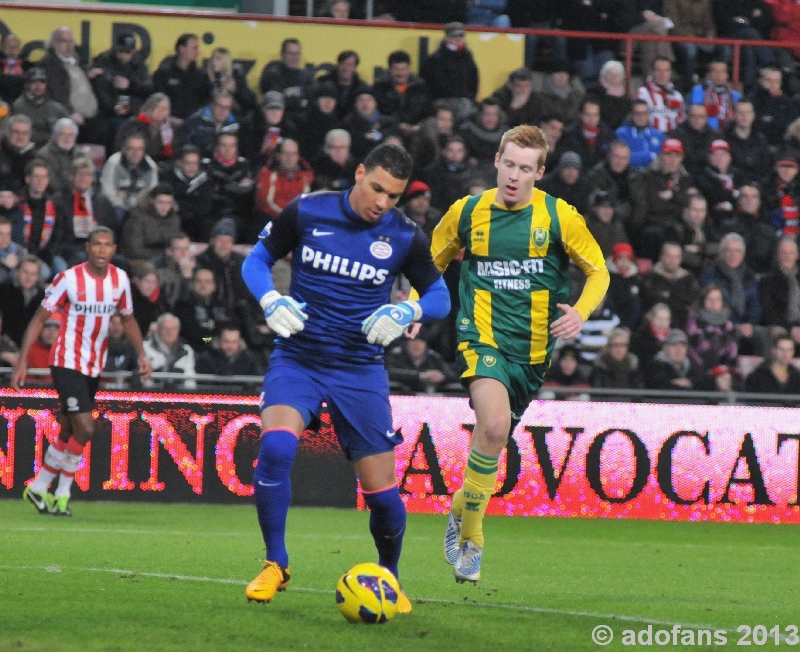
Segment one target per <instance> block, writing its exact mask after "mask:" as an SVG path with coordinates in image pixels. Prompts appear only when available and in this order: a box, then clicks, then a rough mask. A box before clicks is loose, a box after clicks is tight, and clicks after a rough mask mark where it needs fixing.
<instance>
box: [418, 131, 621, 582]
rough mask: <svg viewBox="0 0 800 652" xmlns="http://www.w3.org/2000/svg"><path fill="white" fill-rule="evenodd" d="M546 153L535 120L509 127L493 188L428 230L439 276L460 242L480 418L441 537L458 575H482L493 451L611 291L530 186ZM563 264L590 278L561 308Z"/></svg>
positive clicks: (577, 229) (554, 205) (560, 207)
mask: <svg viewBox="0 0 800 652" xmlns="http://www.w3.org/2000/svg"><path fill="white" fill-rule="evenodd" d="M546 156H547V141H546V140H545V137H544V134H543V133H542V131H541V130H540V129H539V128H538V127H531V126H527V125H521V126H519V127H515V128H514V129H511V130H510V131H507V132H506V133H505V134H504V135H503V139H502V140H501V142H500V148H499V151H498V152H497V154H496V155H495V167H496V168H497V188H493V189H491V190H487V191H486V192H483V193H481V194H480V195H475V196H472V197H465V198H463V199H460V200H458V201H457V202H456V203H455V204H453V205H452V206H451V207H450V209H449V210H448V211H447V213H446V214H445V216H444V217H443V218H442V220H441V222H440V223H439V225H438V226H437V227H436V230H435V231H434V232H433V235H432V237H431V253H432V254H433V260H434V262H435V263H436V266H437V267H438V268H439V269H440V270H441V271H444V270H445V268H446V267H447V265H448V264H449V263H450V261H451V260H452V259H453V258H454V257H455V256H456V254H458V252H459V251H460V250H461V249H462V248H464V249H465V253H464V264H463V266H462V268H461V279H460V282H459V296H460V299H461V310H460V312H459V313H458V316H457V318H456V319H457V322H456V327H457V329H458V335H459V346H458V350H459V353H458V356H459V363H460V371H461V380H462V382H463V383H464V385H465V387H466V388H467V389H468V391H469V395H470V399H471V403H472V407H473V409H474V410H475V417H476V423H475V429H474V431H473V434H472V446H471V449H470V453H469V460H468V462H467V468H466V470H465V473H464V483H463V486H462V487H461V488H459V489H458V490H457V491H456V492H455V493H454V494H453V500H452V504H451V508H450V516H449V520H448V525H447V532H446V534H445V540H444V552H445V558H446V559H447V561H448V562H449V563H451V564H453V573H454V575H455V578H456V581H458V582H473V583H477V581H478V580H479V579H480V576H481V556H482V552H483V545H484V540H483V515H484V513H485V512H486V506H487V504H488V503H489V498H490V497H491V495H492V492H493V491H494V486H495V481H496V479H497V467H498V458H499V457H500V453H502V451H503V448H504V447H505V445H506V443H507V441H508V438H509V437H510V436H511V433H512V432H513V430H514V428H515V427H516V425H517V423H518V422H519V419H520V418H521V416H522V413H523V412H524V411H525V409H526V408H527V407H528V404H529V403H530V402H531V401H532V400H533V398H534V397H535V396H536V394H537V393H538V391H539V388H540V387H541V385H542V382H543V381H544V375H545V373H546V372H547V369H548V367H549V366H550V355H551V353H552V351H553V346H554V345H555V341H556V338H558V337H562V338H565V339H568V338H571V337H574V336H575V335H577V334H578V332H579V331H580V329H581V326H582V324H583V322H584V320H586V318H587V317H588V316H589V314H590V313H591V312H592V311H593V310H594V309H595V308H596V307H597V306H598V305H599V303H600V301H601V300H602V298H603V296H604V295H605V293H606V290H607V289H608V282H609V275H608V270H607V269H606V265H605V260H604V258H603V254H602V253H601V251H600V247H599V246H598V244H597V242H596V241H595V239H594V238H593V237H592V235H591V234H590V233H589V230H588V229H587V228H586V223H585V221H584V219H583V217H582V216H581V215H580V214H579V213H578V212H577V211H576V210H575V208H573V207H572V206H570V205H569V204H567V203H566V202H564V201H563V200H561V199H556V198H555V197H552V196H550V195H548V194H547V193H545V192H543V191H541V190H538V189H536V188H534V184H535V183H536V181H538V180H539V179H541V178H542V175H543V174H544V161H545V157H546ZM570 260H572V261H573V262H574V263H575V264H576V265H577V266H578V267H580V269H581V270H582V271H583V273H584V274H585V275H586V285H585V286H584V289H583V292H582V294H581V296H580V298H579V299H578V301H577V302H576V303H575V305H574V306H570V305H568V304H567V303H566V301H567V297H568V295H569V281H568V279H567V268H568V266H569V261H570Z"/></svg>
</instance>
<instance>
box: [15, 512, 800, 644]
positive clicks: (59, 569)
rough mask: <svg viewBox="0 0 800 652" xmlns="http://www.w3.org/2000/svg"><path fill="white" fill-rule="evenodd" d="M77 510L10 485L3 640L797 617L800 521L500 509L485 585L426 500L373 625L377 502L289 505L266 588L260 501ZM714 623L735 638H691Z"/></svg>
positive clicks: (567, 633) (424, 640) (338, 635)
mask: <svg viewBox="0 0 800 652" xmlns="http://www.w3.org/2000/svg"><path fill="white" fill-rule="evenodd" d="M73 511H74V513H75V516H74V517H73V518H71V519H67V518H55V517H51V516H40V515H38V514H36V513H35V511H34V509H33V508H32V507H31V506H30V505H27V504H25V503H23V502H22V501H21V500H13V501H12V500H0V650H42V651H45V650H46V651H48V652H50V651H54V650H55V651H62V650H63V651H71V650H75V651H81V652H88V651H93V650H106V651H126V652H127V651H135V652H140V651H153V652H170V651H173V650H174V651H176V652H177V651H180V652H185V651H188V650H198V651H203V652H205V651H217V650H220V651H228V650H230V651H231V652H246V651H249V650H258V651H259V652H267V651H273V650H279V651H280V650H312V651H317V650H321V651H325V650H342V651H347V652H351V651H353V652H355V651H360V650H380V651H383V650H386V651H387V652H402V651H406V650H407V651H409V652H412V651H413V652H417V651H425V650H435V651H436V652H449V651H451V650H452V651H453V652H471V651H480V652H486V651H492V652H493V651H497V652H499V651H501V650H502V651H503V652H506V651H511V652H514V651H525V650H537V651H538V650H556V651H564V652H573V651H577V650H595V651H596V652H597V651H598V650H625V649H631V647H632V646H629V645H628V646H626V645H623V644H622V637H623V630H634V631H636V632H638V631H639V630H646V629H647V628H648V627H650V628H651V629H652V632H653V633H654V634H655V633H656V632H657V631H658V630H670V629H671V628H673V627H674V626H675V625H679V626H680V630H678V633H677V635H678V638H677V641H678V645H672V641H670V643H669V644H668V645H657V644H656V642H655V640H653V641H652V643H651V645H650V646H643V645H638V646H637V648H643V647H644V648H646V649H653V648H660V649H690V650H708V649H730V650H733V649H742V646H741V645H737V642H738V641H739V640H740V638H741V637H742V635H743V634H742V633H738V632H736V628H737V627H738V626H740V625H748V626H750V627H751V628H752V627H754V626H756V625H763V626H765V627H766V630H771V629H772V628H774V627H775V626H776V625H777V626H779V631H780V634H781V636H779V637H778V639H777V643H776V641H775V636H774V632H775V631H776V630H772V631H773V634H770V635H769V636H768V638H767V642H766V643H762V644H761V645H757V644H754V643H753V638H752V636H751V637H750V642H751V645H749V646H747V647H748V648H749V649H774V648H780V649H786V648H791V647H793V646H791V645H790V643H791V642H792V641H793V639H792V637H791V636H789V637H788V638H787V637H786V634H787V632H788V630H787V628H789V627H790V626H792V625H796V626H800V583H798V577H799V576H800V574H798V570H797V552H798V549H799V548H800V528H798V527H797V526H786V525H746V524H725V523H671V522H657V521H633V520H605V519H596V520H589V519H587V520H584V519H550V518H508V517H487V519H486V523H485V528H484V529H485V531H486V536H487V549H486V552H485V554H484V560H483V579H482V580H481V582H480V584H479V585H478V586H477V587H476V586H472V585H471V584H466V585H459V584H456V583H455V582H454V580H453V576H452V571H451V569H450V567H449V566H447V565H446V564H445V562H444V560H443V557H442V552H441V537H442V534H443V531H444V527H445V524H446V518H445V517H444V516H429V515H416V514H412V515H409V521H408V529H407V534H406V539H405V547H404V552H403V560H402V565H401V573H402V580H403V585H404V587H405V589H406V591H407V593H408V594H409V597H410V598H411V601H412V603H413V604H414V612H413V613H412V614H410V615H400V616H397V617H396V618H395V619H394V620H392V621H391V622H389V623H387V624H385V625H379V626H363V625H350V624H348V623H347V622H346V621H345V620H344V619H343V618H342V617H341V615H340V614H339V612H338V610H337V609H336V606H335V603H334V587H335V584H336V581H337V579H338V577H339V576H340V575H341V574H342V573H343V572H344V571H345V570H346V569H347V568H349V567H350V566H351V565H353V564H355V563H357V562H361V561H375V559H376V556H375V552H374V548H373V546H372V541H371V538H370V536H369V533H368V529H367V521H368V514H367V513H366V512H357V511H355V510H333V509H306V508H295V509H292V510H291V511H290V513H289V530H288V540H289V549H290V554H291V556H292V571H293V573H292V578H293V579H292V585H291V586H290V588H289V590H288V591H286V592H285V593H280V594H278V596H277V597H276V599H275V600H274V601H273V602H272V603H271V604H268V605H258V604H256V603H248V602H247V600H246V599H245V597H244V587H245V585H246V584H247V582H248V581H249V580H250V579H252V577H254V576H255V575H256V573H257V572H258V571H259V570H260V564H259V562H258V559H259V558H260V557H261V556H262V555H263V550H262V543H261V535H260V531H259V529H258V526H257V523H256V518H255V510H254V508H252V507H242V506H207V505H164V504H143V503H103V502H80V501H74V504H73ZM603 624H606V625H608V626H610V627H611V629H612V631H613V633H614V640H613V641H612V642H611V643H610V644H609V645H606V646H605V647H601V646H599V645H597V644H595V643H594V642H593V641H592V638H591V635H592V630H593V629H594V628H595V627H597V626H598V625H603ZM701 628H708V629H710V630H723V632H724V633H725V636H726V638H727V641H728V642H727V644H726V645H724V646H720V645H717V646H713V645H712V646H709V645H706V644H705V643H704V644H702V645H697V644H695V645H688V644H682V643H681V638H680V637H681V636H683V635H686V632H687V630H688V631H691V632H692V635H694V634H695V633H696V632H697V630H698V629H701ZM761 633H762V632H761V631H760V630H759V636H758V637H757V640H762V641H763V637H761V636H760V634H761ZM662 636H664V635H663V634H662ZM644 640H646V639H644ZM683 640H688V639H683ZM794 647H795V649H800V643H798V644H797V645H796V646H794Z"/></svg>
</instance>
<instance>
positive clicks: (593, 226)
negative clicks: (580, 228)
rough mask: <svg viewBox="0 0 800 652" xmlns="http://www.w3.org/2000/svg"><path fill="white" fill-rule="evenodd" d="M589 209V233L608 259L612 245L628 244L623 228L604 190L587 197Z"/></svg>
mask: <svg viewBox="0 0 800 652" xmlns="http://www.w3.org/2000/svg"><path fill="white" fill-rule="evenodd" d="M589 204H590V205H591V208H590V210H589V214H588V216H587V219H586V226H587V227H588V228H589V232H590V233H591V234H592V235H593V236H594V239H595V240H597V244H599V245H600V250H601V251H602V252H603V256H604V257H605V258H608V257H609V256H610V255H611V250H612V249H613V248H614V245H616V244H618V243H620V242H625V243H627V242H628V236H627V235H626V234H625V227H624V226H623V224H622V222H621V221H620V220H618V219H617V217H616V215H615V211H614V202H613V201H612V198H611V194H610V193H608V192H606V191H605V190H595V191H594V192H592V194H591V195H589Z"/></svg>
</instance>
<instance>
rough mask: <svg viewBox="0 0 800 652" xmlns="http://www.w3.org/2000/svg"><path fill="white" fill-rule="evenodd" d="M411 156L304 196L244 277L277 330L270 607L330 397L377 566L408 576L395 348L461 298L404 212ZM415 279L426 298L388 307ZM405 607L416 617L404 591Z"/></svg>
mask: <svg viewBox="0 0 800 652" xmlns="http://www.w3.org/2000/svg"><path fill="white" fill-rule="evenodd" d="M411 169H412V160H411V157H410V156H409V155H408V153H407V152H406V151H405V150H403V149H402V148H400V147H396V146H394V145H380V146H378V147H376V148H375V149H374V150H372V152H370V154H369V155H368V156H367V158H366V159H365V160H364V162H363V163H362V164H361V165H359V166H358V169H357V170H356V174H355V186H353V188H352V189H350V190H348V191H346V192H317V193H312V194H309V195H302V196H300V197H298V198H297V199H295V200H293V201H292V202H291V203H290V204H288V205H287V206H286V208H284V209H283V211H281V213H280V215H279V216H278V217H277V218H276V220H275V221H274V222H273V223H271V224H268V225H267V227H266V228H265V229H264V230H263V231H262V233H261V235H260V236H259V242H258V243H256V246H255V247H254V248H253V251H252V252H251V253H250V255H249V256H248V257H247V259H246V260H245V263H244V266H243V268H242V276H243V277H244V280H245V282H246V283H247V286H248V288H250V291H251V292H252V293H253V294H254V295H255V297H256V298H257V299H259V300H260V302H261V306H262V308H263V309H264V315H265V317H266V320H267V324H268V326H269V327H270V328H271V329H272V330H273V331H275V333H276V334H277V335H278V337H277V338H276V344H275V351H274V353H273V354H272V357H271V358H270V361H269V369H268V371H267V373H266V376H265V377H264V387H263V393H262V399H261V423H262V427H263V435H262V438H261V447H260V452H259V455H258V462H257V464H256V469H255V474H254V483H253V484H254V487H255V500H256V508H257V512H258V521H259V524H260V526H261V531H262V533H263V535H264V543H265V546H266V561H265V562H264V568H263V570H262V571H261V572H260V573H259V575H258V576H257V577H256V578H255V579H254V580H253V581H252V582H250V584H249V585H248V586H247V589H246V590H245V594H246V596H247V598H248V599H250V600H257V601H259V602H269V601H270V600H272V598H273V597H274V596H275V594H276V593H277V592H278V591H282V590H284V589H285V588H286V587H287V586H288V585H289V582H290V571H289V555H288V553H287V550H286V542H285V531H286V515H287V512H288V509H289V502H290V498H291V484H290V479H289V476H290V472H291V469H292V464H293V462H294V455H295V451H296V449H297V445H298V439H299V437H300V435H301V434H302V433H303V431H304V430H305V429H306V428H307V427H308V426H309V425H310V424H312V425H313V424H315V423H316V422H317V419H318V416H319V412H320V407H321V404H322V402H323V401H324V402H326V403H327V405H328V409H329V411H330V415H331V422H332V424H333V428H334V431H335V432H336V436H337V437H338V439H339V443H340V445H341V447H342V450H343V451H344V453H345V455H346V456H347V458H348V459H350V460H352V461H353V463H354V464H355V469H356V473H357V474H358V479H359V483H360V485H361V491H362V493H363V495H364V499H365V501H366V503H367V506H368V508H369V510H370V521H369V529H370V533H371V534H372V536H373V538H374V540H375V547H376V548H377V549H378V563H379V564H381V565H382V566H385V567H386V568H388V569H389V570H390V571H392V573H394V574H395V575H397V574H398V562H399V559H400V552H401V549H402V544H403V534H404V532H405V526H406V510H405V505H404V503H403V502H402V500H401V498H400V492H399V488H398V485H397V475H396V472H395V454H394V448H395V446H397V445H398V444H399V443H401V441H402V437H401V436H400V434H399V433H396V432H395V430H394V428H393V426H392V415H391V409H390V405H389V380H388V377H387V374H386V370H385V368H384V365H383V350H384V347H386V346H388V345H389V344H391V343H392V342H393V341H394V340H396V339H397V338H398V337H400V336H402V334H403V332H404V331H405V330H406V328H407V327H408V326H409V325H410V324H411V323H412V321H422V322H425V321H429V320H433V319H440V318H442V317H445V316H446V315H447V313H448V312H449V311H450V298H449V294H448V291H447V287H446V286H445V283H444V281H443V280H442V277H441V274H440V272H439V270H438V269H437V268H436V266H435V265H434V264H433V260H432V258H431V254H430V250H429V246H428V242H427V239H426V237H425V235H424V234H423V233H422V230H421V229H420V228H419V227H418V226H417V225H415V224H414V223H413V222H412V221H411V220H409V219H408V218H407V217H405V216H404V215H403V214H402V213H401V212H400V211H398V210H396V209H395V208H394V207H395V205H396V204H397V202H398V200H399V199H400V197H401V195H402V194H403V191H404V190H405V187H406V183H407V182H408V178H409V176H410V174H411ZM289 253H291V254H292V262H291V266H292V280H291V285H290V288H289V294H288V295H285V296H282V295H281V294H280V293H279V292H277V291H276V290H275V287H274V285H273V282H272V274H271V269H272V266H273V265H274V263H275V262H276V261H277V260H278V259H280V258H283V257H284V256H286V255H287V254H289ZM400 273H402V274H404V275H405V276H406V277H407V278H408V280H409V281H410V282H411V285H412V286H413V287H414V288H415V289H416V290H417V291H418V292H419V295H420V296H419V299H418V300H417V301H404V302H402V303H399V304H396V305H392V304H390V303H389V301H390V295H391V289H392V284H393V282H394V280H395V278H396V276H397V275H398V274H400ZM398 611H400V612H401V613H403V612H409V611H411V603H410V602H409V600H408V598H407V597H406V596H405V595H401V596H400V599H399V602H398Z"/></svg>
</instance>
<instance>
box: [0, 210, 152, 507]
mask: <svg viewBox="0 0 800 652" xmlns="http://www.w3.org/2000/svg"><path fill="white" fill-rule="evenodd" d="M116 250H117V246H116V244H114V232H113V231H112V230H111V229H109V228H107V227H103V226H99V227H95V228H94V229H93V230H92V232H91V233H90V234H89V240H88V242H87V244H86V253H87V261H86V262H85V263H82V264H80V265H76V266H75V267H71V268H69V269H67V270H65V271H63V272H61V273H60V274H58V275H57V276H56V277H55V279H53V282H52V283H51V284H50V286H49V287H48V288H47V290H46V291H45V297H44V300H43V301H42V305H41V306H39V309H38V310H37V311H36V314H35V315H34V316H33V319H32V320H31V322H30V324H29V325H28V328H27V330H26V331H25V335H24V337H23V338H22V348H21V350H20V354H19V361H18V362H17V364H16V366H15V367H14V372H13V374H12V376H11V387H13V388H14V389H17V390H18V389H19V388H20V387H22V386H23V385H24V382H25V374H26V372H27V365H26V360H27V357H28V351H29V350H30V348H31V346H32V345H33V343H34V342H35V341H36V338H38V337H39V333H41V330H42V327H43V326H44V323H45V321H47V318H48V317H49V316H50V314H51V313H53V312H56V311H58V312H61V313H63V314H64V315H65V319H64V326H63V327H62V328H61V331H60V332H59V334H58V339H57V340H56V343H55V344H54V345H53V347H52V349H51V353H50V356H51V357H50V364H51V367H50V369H51V373H52V376H53V385H54V386H55V388H56V391H57V392H58V396H59V399H60V401H61V412H62V413H61V414H60V415H59V417H58V421H59V424H60V425H61V432H60V434H59V436H58V439H57V440H56V441H55V442H54V443H53V444H52V445H51V446H50V447H48V449H47V452H46V453H45V456H44V463H43V464H42V468H41V469H40V470H39V473H38V474H37V475H36V477H35V478H34V480H33V482H32V483H31V484H30V485H29V486H28V487H26V488H25V491H24V492H23V498H24V499H25V500H28V501H29V502H31V503H33V505H34V506H35V507H36V509H38V510H39V512H40V513H42V514H44V513H48V512H49V513H51V514H56V515H62V516H71V515H72V511H71V510H70V508H69V499H70V488H71V487H72V481H73V479H74V477H75V471H77V470H78V466H79V465H80V462H81V460H82V459H83V449H84V447H85V446H86V442H88V441H89V440H90V439H91V438H92V435H94V429H95V425H94V419H93V418H92V409H93V407H94V396H95V393H96V392H97V387H98V385H99V381H100V372H101V371H102V370H103V367H104V366H105V362H106V353H107V349H108V324H109V322H110V321H111V315H113V314H114V313H119V314H121V315H122V323H123V326H124V328H125V333H126V334H127V335H128V337H129V338H130V340H131V343H132V344H133V346H134V347H135V348H136V351H137V352H138V354H139V372H140V373H141V375H142V379H143V380H145V379H146V378H147V377H148V376H149V375H150V363H149V362H148V360H147V356H146V355H145V353H144V349H143V347H142V334H141V332H140V331H139V326H138V325H137V324H136V320H135V319H134V318H133V307H132V303H131V286H130V281H129V279H128V275H127V274H126V273H125V272H124V271H123V270H121V269H119V268H117V267H115V266H114V265H111V264H110V262H109V261H110V260H111V257H112V256H113V255H114V253H115V252H116ZM59 474H60V477H59V480H58V487H57V488H56V491H55V495H54V496H53V495H50V494H49V493H48V489H49V487H50V483H51V482H52V481H53V480H54V479H55V477H56V475H59Z"/></svg>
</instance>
